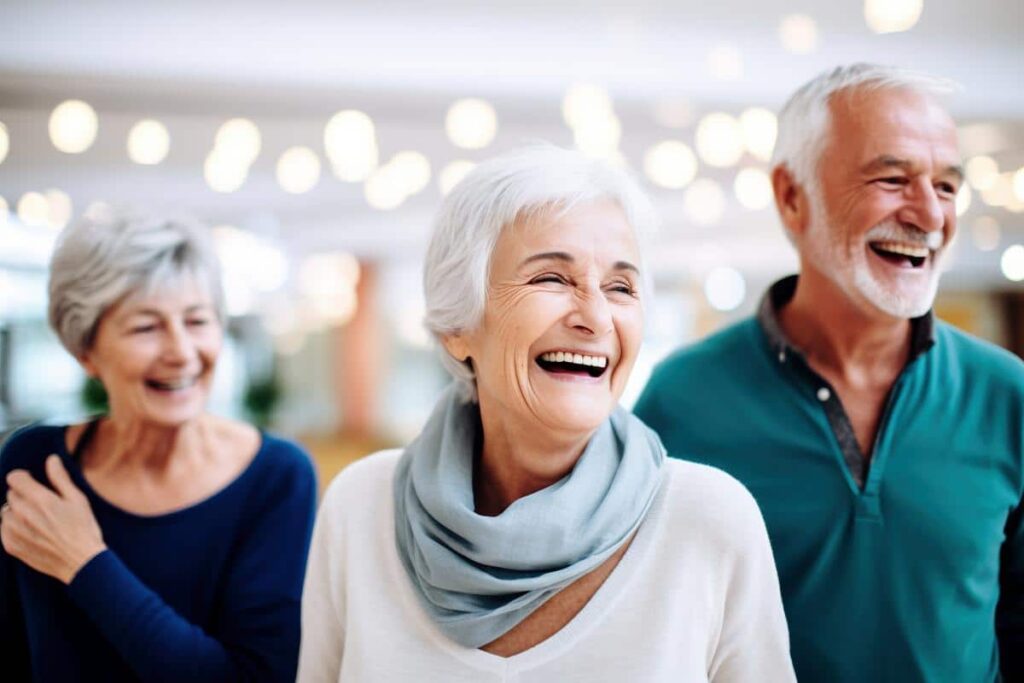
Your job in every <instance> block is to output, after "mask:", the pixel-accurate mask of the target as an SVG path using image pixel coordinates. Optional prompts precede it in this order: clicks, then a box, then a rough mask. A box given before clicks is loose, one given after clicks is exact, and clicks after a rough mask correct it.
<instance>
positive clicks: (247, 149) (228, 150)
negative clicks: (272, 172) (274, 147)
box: [213, 118, 263, 166]
mask: <svg viewBox="0 0 1024 683" xmlns="http://www.w3.org/2000/svg"><path fill="white" fill-rule="evenodd" d="M213 146H214V149H215V150H216V151H217V152H218V154H219V155H221V156H222V157H223V158H225V159H229V160H231V161H232V162H234V163H236V164H239V165H245V166H248V165H250V164H252V162H254V161H255V160H256V157H258V156H259V155H260V149H261V148H262V146H263V137H262V135H261V134H260V129H259V127H258V126H257V125H256V124H255V123H253V122H252V121H250V120H249V119H242V118H236V119H229V120H227V121H225V122H224V123H223V124H221V126H220V128H218V129H217V134H216V136H215V137H214V142H213Z"/></svg>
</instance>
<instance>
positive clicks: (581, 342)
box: [446, 202, 643, 435]
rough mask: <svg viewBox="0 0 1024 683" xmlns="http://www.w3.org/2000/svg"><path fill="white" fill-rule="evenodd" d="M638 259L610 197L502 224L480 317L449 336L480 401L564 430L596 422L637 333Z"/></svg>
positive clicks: (620, 380) (617, 388) (611, 398)
mask: <svg viewBox="0 0 1024 683" xmlns="http://www.w3.org/2000/svg"><path fill="white" fill-rule="evenodd" d="M639 266H640V254H639V248H638V245H637V242H636V237H635V234H634V232H633V229H632V227H631V226H630V225H629V223H628V221H627V219H626V216H625V214H624V213H623V211H622V209H621V208H620V207H619V206H618V205H617V204H615V203H612V202H597V203H593V204H587V205H583V206H579V207H575V208H573V209H572V210H570V211H568V212H564V213H561V214H559V213H557V212H554V211H547V212H542V213H541V214H540V215H538V216H535V217H534V218H532V219H531V220H529V221H524V222H521V223H517V224H515V225H513V226H510V227H508V228H506V229H505V230H504V231H503V232H502V234H501V236H500V238H499V239H498V243H497V245H496V247H495V250H494V254H493V256H492V262H491V272H490V279H489V287H488V295H487V303H486V308H485V311H484V316H483V321H482V323H481V325H480V326H479V327H478V329H476V330H474V331H473V332H471V333H467V334H465V335H460V336H459V337H458V338H454V339H449V340H448V341H447V342H446V345H447V346H448V348H449V350H451V351H452V352H453V355H455V356H456V357H457V358H464V357H467V356H468V357H469V358H471V359H472V362H473V367H474V369H475V371H476V381H477V391H478V395H479V400H480V408H481V411H482V412H484V413H488V412H489V413H490V414H501V415H502V416H503V417H502V419H503V420H506V421H507V420H512V421H513V422H515V423H517V424H518V425H526V426H527V427H526V428H528V429H538V428H540V429H544V428H546V429H549V430H552V431H554V432H558V433H561V434H563V435H564V434H587V433H589V432H591V431H592V430H594V429H595V428H597V427H598V426H599V425H600V424H601V423H602V422H603V421H604V420H605V419H606V418H607V417H608V415H609V414H610V413H611V411H612V409H613V408H614V407H615V405H616V404H617V402H618V399H619V396H620V395H621V394H622V390H623V388H624V387H625V385H626V380H627V378H628V377H629V373H630V370H631V369H632V367H633V363H634V361H635V360H636V356H637V352H638V350H639V346H640V340H641V338H642V335H643V309H642V307H641V304H640V298H639V297H640V293H639V289H640V273H639V271H638V268H639ZM498 411H500V413H499V412H498Z"/></svg>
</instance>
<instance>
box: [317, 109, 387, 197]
mask: <svg viewBox="0 0 1024 683" xmlns="http://www.w3.org/2000/svg"><path fill="white" fill-rule="evenodd" d="M324 150H325V151H326V152H327V159H328V160H329V161H330V163H331V169H332V170H333V171H334V175H335V176H337V178H338V179H339V180H343V181H345V182H349V183H361V182H363V181H364V180H366V179H367V178H369V177H370V174H371V173H373V170H374V169H375V168H377V163H378V160H379V153H378V150H377V132H376V128H375V127H374V125H373V119H371V118H370V117H369V116H368V115H366V114H365V113H363V112H361V111H358V110H356V109H344V110H342V111H339V112H338V113H337V114H335V115H334V116H332V117H331V118H330V120H328V121H327V125H326V126H325V127H324Z"/></svg>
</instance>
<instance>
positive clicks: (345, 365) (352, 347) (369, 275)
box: [334, 263, 383, 438]
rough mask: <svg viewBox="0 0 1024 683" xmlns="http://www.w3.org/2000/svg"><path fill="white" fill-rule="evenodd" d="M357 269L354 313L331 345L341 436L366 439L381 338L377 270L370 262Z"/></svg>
mask: <svg viewBox="0 0 1024 683" xmlns="http://www.w3.org/2000/svg"><path fill="white" fill-rule="evenodd" d="M360 266H361V275H360V278H359V284H358V285H357V286H356V302H357V306H356V312H355V315H354V316H353V317H352V319H351V320H350V321H349V322H348V323H347V324H346V325H345V326H344V327H342V328H341V334H340V336H339V339H338V343H337V344H335V346H334V352H335V354H336V358H335V363H334V368H335V377H334V391H335V396H336V398H337V405H338V406H340V408H341V431H342V433H344V434H345V435H347V436H351V437H354V438H367V437H371V436H373V435H374V433H375V431H376V425H377V414H376V411H377V396H378V392H379V391H380V385H381V382H382V381H383V373H382V372H381V361H382V358H383V353H382V350H381V347H382V343H383V337H382V335H381V331H380V313H379V307H378V304H377V270H376V267H375V266H374V264H372V263H361V264H360Z"/></svg>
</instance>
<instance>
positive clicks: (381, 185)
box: [363, 164, 408, 211]
mask: <svg viewBox="0 0 1024 683" xmlns="http://www.w3.org/2000/svg"><path fill="white" fill-rule="evenodd" d="M363 196H364V197H365V198H366V203H367V204H369V205H370V206H372V207H373V208H375V209H379V210H381V211H390V210H391V209H396V208H398V207H399V206H401V205H402V202H404V201H405V198H406V197H407V196H408V194H407V193H406V191H405V187H404V184H403V182H402V176H401V170H400V169H397V168H396V167H394V166H392V165H390V164H386V165H384V166H381V167H380V168H378V169H376V170H375V171H374V172H373V173H372V174H371V175H370V177H369V178H367V179H366V183H365V184H364V185H363Z"/></svg>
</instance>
